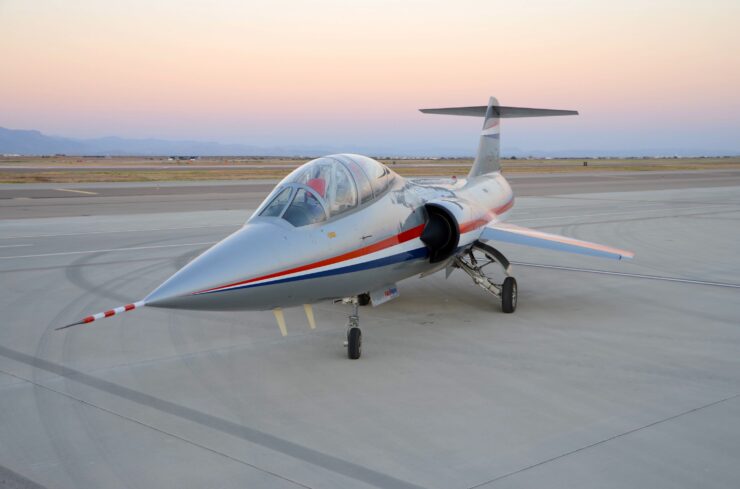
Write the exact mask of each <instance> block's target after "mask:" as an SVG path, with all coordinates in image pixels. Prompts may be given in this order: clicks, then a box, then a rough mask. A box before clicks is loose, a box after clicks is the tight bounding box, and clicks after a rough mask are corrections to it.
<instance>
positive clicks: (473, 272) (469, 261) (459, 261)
mask: <svg viewBox="0 0 740 489" xmlns="http://www.w3.org/2000/svg"><path fill="white" fill-rule="evenodd" d="M476 253H477V254H478V256H477V257H476ZM481 255H482V256H481ZM493 263H498V264H499V265H500V266H501V268H503V271H504V274H505V275H506V278H505V279H504V282H503V283H496V282H494V281H493V277H492V276H491V274H490V272H489V271H488V270H484V269H485V267H487V266H488V265H491V264H493ZM455 265H456V266H457V267H458V268H460V269H462V270H463V271H464V272H465V273H467V274H468V275H470V277H471V278H472V279H473V282H475V284H476V285H478V286H480V287H481V288H483V289H485V290H487V291H488V292H490V293H491V294H493V295H494V296H496V297H498V298H499V299H501V309H502V310H503V311H504V312H505V313H507V314H510V313H512V312H514V311H515V310H516V302H517V295H518V294H517V292H518V291H517V284H516V279H515V278H514V277H512V276H511V264H510V263H509V260H507V259H506V257H505V256H504V255H502V254H501V252H500V251H498V250H497V249H496V248H494V247H492V246H490V245H487V244H486V243H482V242H480V241H476V242H475V243H473V246H472V247H471V248H470V249H469V250H468V251H467V252H465V253H463V254H461V255H458V256H457V257H456V259H455Z"/></svg>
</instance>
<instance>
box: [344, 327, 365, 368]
mask: <svg viewBox="0 0 740 489" xmlns="http://www.w3.org/2000/svg"><path fill="white" fill-rule="evenodd" d="M360 355H362V331H361V330H360V328H358V327H357V326H354V327H352V328H349V331H347V358H349V359H350V360H357V359H358V358H360Z"/></svg>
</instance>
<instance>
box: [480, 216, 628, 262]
mask: <svg viewBox="0 0 740 489" xmlns="http://www.w3.org/2000/svg"><path fill="white" fill-rule="evenodd" d="M480 239H481V240H483V241H494V242H497V241H499V242H505V243H513V244H520V245H525V246H534V247H537V248H545V249H549V250H555V251H566V252H568V253H578V254H581V255H589V256H596V257H600V258H612V259H614V260H621V259H623V258H628V259H630V258H634V256H635V254H634V253H632V252H631V251H626V250H621V249H619V248H613V247H611V246H606V245H601V244H597V243H591V242H589V241H581V240H580V239H574V238H569V237H567V236H560V235H557V234H551V233H544V232H542V231H538V230H536V229H530V228H525V227H522V226H516V225H514V224H505V223H498V224H489V225H488V226H486V227H485V229H484V230H483V233H481V236H480Z"/></svg>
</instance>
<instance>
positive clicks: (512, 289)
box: [501, 277, 517, 314]
mask: <svg viewBox="0 0 740 489" xmlns="http://www.w3.org/2000/svg"><path fill="white" fill-rule="evenodd" d="M516 299H517V286H516V279H515V278H514V277H506V279H505V280H504V283H503V284H501V309H502V310H503V311H504V312H505V313H507V314H509V313H512V312H514V311H516Z"/></svg>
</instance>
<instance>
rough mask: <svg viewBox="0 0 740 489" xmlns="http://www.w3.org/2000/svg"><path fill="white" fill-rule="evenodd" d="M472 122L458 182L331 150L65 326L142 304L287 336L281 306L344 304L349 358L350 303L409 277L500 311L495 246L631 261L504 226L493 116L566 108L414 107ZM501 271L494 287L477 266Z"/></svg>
mask: <svg viewBox="0 0 740 489" xmlns="http://www.w3.org/2000/svg"><path fill="white" fill-rule="evenodd" d="M421 111H422V112H424V113H429V114H447V115H462V116H474V117H483V118H484V122H483V129H482V131H481V134H480V141H479V143H478V154H477V156H476V158H475V161H474V163H473V166H472V168H471V170H470V173H469V174H468V176H467V178H465V179H459V180H456V179H444V178H434V179H433V178H426V179H406V178H403V177H401V176H399V175H397V174H396V173H394V172H393V171H392V170H391V169H389V168H388V167H387V166H385V165H383V164H381V163H379V162H378V161H375V160H373V159H371V158H368V157H365V156H359V155H354V154H337V155H331V156H326V157H323V158H318V159H315V160H313V161H309V162H308V163H306V164H304V165H302V166H301V167H299V168H298V169H296V170H295V171H293V172H292V173H291V174H290V175H288V176H287V177H285V179H283V181H281V182H280V183H279V184H278V185H277V186H276V187H275V189H274V190H273V191H272V193H270V195H269V196H268V197H267V198H266V199H265V201H264V202H263V203H262V204H261V205H260V206H259V208H257V210H256V211H255V212H254V214H252V216H251V217H250V218H249V220H248V221H247V222H246V224H244V226H243V227H242V228H241V229H239V230H238V231H236V232H234V233H233V234H231V235H230V236H228V237H227V238H225V239H223V240H222V241H220V242H219V243H218V244H216V245H214V246H213V247H211V248H210V249H209V250H207V251H206V252H204V253H203V254H201V255H200V256H198V257H197V258H196V259H194V260H193V261H191V262H190V263H189V264H188V265H186V266H185V267H184V268H182V269H181V270H180V271H178V272H177V273H175V274H174V275H173V276H172V277H170V278H169V279H168V280H167V281H165V282H164V283H163V284H162V285H160V286H159V287H157V288H156V289H155V290H154V291H153V292H152V293H150V294H149V295H148V296H146V297H145V298H144V299H143V300H141V301H139V302H135V303H133V304H127V305H125V306H121V307H118V308H115V309H111V310H109V311H105V312H101V313H98V314H94V315H92V316H88V317H86V318H84V319H82V320H80V321H77V322H75V323H72V324H69V325H66V326H62V327H61V328H59V329H64V328H68V327H70V326H74V325H76V324H85V323H90V322H92V321H95V320H96V319H100V318H103V317H109V316H114V315H116V314H119V313H121V312H124V311H129V310H132V309H136V308H138V307H142V306H148V307H163V308H172V309H198V310H214V311H216V310H218V311H222V310H267V309H271V310H273V311H274V313H275V317H276V319H277V322H278V326H279V327H280V330H281V332H282V334H283V335H285V334H286V333H287V331H286V326H285V320H284V317H283V313H282V308H285V307H291V306H299V305H303V306H304V308H305V311H306V315H307V318H308V322H309V325H310V326H311V327H312V328H313V327H314V325H315V321H314V317H313V311H312V309H311V304H313V303H316V302H320V301H328V300H333V301H341V302H344V303H347V304H349V305H351V306H352V313H351V315H350V316H349V324H348V329H347V341H346V347H347V355H348V357H349V358H351V359H356V358H359V357H360V353H361V346H362V333H361V331H360V327H359V319H358V306H359V305H366V304H369V303H372V304H373V305H379V304H382V303H384V302H386V301H388V300H391V299H393V298H395V297H396V296H397V295H398V289H397V286H396V283H397V282H399V281H401V280H403V279H405V278H409V277H412V276H414V275H422V276H425V275H429V274H431V273H433V272H436V271H439V270H442V269H444V270H445V271H446V273H447V274H449V273H450V272H451V271H452V270H454V269H460V270H462V271H464V272H465V273H467V274H468V275H470V277H471V278H472V279H473V281H474V282H475V283H476V284H478V285H480V286H481V287H483V288H484V289H486V290H487V291H489V292H490V293H491V294H493V295H494V296H495V297H497V298H498V299H499V300H500V301H501V309H502V310H503V312H505V313H512V312H514V310H515V309H516V305H517V283H516V279H514V277H513V276H512V270H511V266H510V264H509V261H508V260H507V259H506V257H504V256H503V255H502V254H501V253H500V252H499V251H498V250H497V249H496V248H495V246H496V245H497V244H498V243H502V242H505V243H515V244H521V245H527V246H536V247H541V248H549V249H554V250H560V251H567V252H571V253H580V254H584V255H591V256H597V257H603V258H612V259H622V258H632V256H633V254H632V253H630V252H628V251H624V250H620V249H616V248H611V247H608V246H603V245H598V244H595V243H589V242H585V241H580V240H577V239H572V238H567V237H564V236H558V235H554V234H549V233H544V232H540V231H536V230H533V229H527V228H524V227H520V226H516V225H513V224H505V223H504V222H503V221H504V218H505V217H506V215H507V213H508V212H509V210H511V208H512V207H513V205H514V195H513V193H512V190H511V187H510V186H509V183H508V182H507V181H506V179H505V178H504V176H503V175H502V174H501V165H500V162H499V120H500V119H501V118H507V117H540V116H558V115H577V114H578V112H576V111H570V110H548V109H530V108H522V107H505V106H501V105H499V104H498V101H497V100H496V99H495V98H493V97H491V99H490V100H489V102H488V105H487V106H475V107H455V108H443V109H422V110H421ZM492 263H497V264H498V265H500V266H501V267H502V268H503V275H504V276H505V278H504V280H503V282H500V283H499V282H497V281H495V280H494V279H493V277H492V276H491V275H490V274H489V273H488V269H484V267H485V266H487V265H489V264H492Z"/></svg>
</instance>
